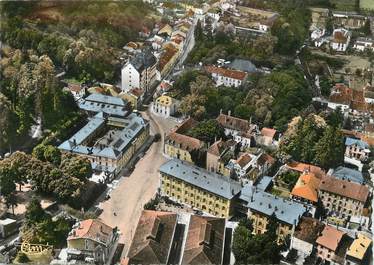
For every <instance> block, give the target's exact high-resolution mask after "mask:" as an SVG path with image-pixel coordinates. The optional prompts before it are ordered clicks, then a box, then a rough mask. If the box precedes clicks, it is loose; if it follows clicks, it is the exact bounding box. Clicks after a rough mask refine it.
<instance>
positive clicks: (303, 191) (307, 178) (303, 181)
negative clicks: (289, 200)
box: [291, 173, 320, 203]
mask: <svg viewBox="0 0 374 265" xmlns="http://www.w3.org/2000/svg"><path fill="white" fill-rule="evenodd" d="M319 183H320V179H319V178H317V177H316V176H315V175H314V174H313V173H308V174H303V175H301V176H300V177H299V179H298V180H297V182H296V184H295V186H294V187H293V189H292V191H291V194H292V195H293V196H296V197H299V198H304V199H306V200H308V201H311V202H315V203H316V202H317V201H318V186H319Z"/></svg>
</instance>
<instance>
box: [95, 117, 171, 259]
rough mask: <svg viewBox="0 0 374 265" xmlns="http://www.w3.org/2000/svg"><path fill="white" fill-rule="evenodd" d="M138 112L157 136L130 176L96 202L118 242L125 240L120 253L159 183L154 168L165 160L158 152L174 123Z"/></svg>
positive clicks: (128, 242) (102, 217)
mask: <svg viewBox="0 0 374 265" xmlns="http://www.w3.org/2000/svg"><path fill="white" fill-rule="evenodd" d="M142 115H143V117H144V118H145V119H148V120H149V121H150V130H151V134H156V133H160V134H161V140H160V141H159V142H156V143H154V144H152V145H151V147H150V148H149V150H148V151H147V152H146V154H145V155H144V157H143V158H142V159H141V160H139V162H138V163H137V164H136V166H135V169H134V171H133V172H132V174H131V175H130V176H128V177H121V178H120V181H119V184H118V186H117V188H115V189H114V190H113V191H112V193H111V195H110V196H111V197H110V199H109V200H107V201H105V202H102V203H100V205H99V207H100V208H102V209H103V212H102V214H101V215H100V218H101V219H102V220H103V221H104V222H105V223H106V224H108V225H110V226H112V227H115V226H117V227H118V228H119V230H120V231H121V232H122V235H121V238H120V239H119V242H120V243H124V244H125V247H124V251H123V253H122V256H123V257H124V256H125V255H127V252H128V249H129V245H130V243H131V239H132V237H133V236H134V232H135V229H136V225H137V223H138V220H139V217H140V214H141V211H142V210H143V206H144V204H146V203H147V202H148V201H149V200H150V199H151V198H153V196H154V195H155V194H156V192H157V188H158V187H159V175H158V169H159V167H160V165H161V164H163V163H164V162H165V161H166V158H165V157H164V156H163V155H162V151H163V139H164V133H167V132H168V131H169V130H170V129H171V128H172V127H174V126H175V125H176V122H174V121H173V120H172V119H167V120H166V119H160V118H158V117H155V116H153V115H150V114H149V113H148V111H147V112H143V113H142Z"/></svg>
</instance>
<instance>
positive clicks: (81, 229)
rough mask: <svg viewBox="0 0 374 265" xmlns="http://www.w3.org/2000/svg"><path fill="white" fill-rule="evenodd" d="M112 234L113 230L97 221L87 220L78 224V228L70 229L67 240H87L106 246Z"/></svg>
mask: <svg viewBox="0 0 374 265" xmlns="http://www.w3.org/2000/svg"><path fill="white" fill-rule="evenodd" d="M112 234H113V228H112V227H110V226H108V225H106V224H104V223H103V222H102V221H100V220H98V219H87V220H83V221H80V222H79V226H78V227H76V228H74V229H72V231H71V234H70V235H69V237H68V238H67V240H74V239H81V238H87V239H91V240H94V241H97V242H100V243H102V244H107V243H108V242H109V241H110V239H111V237H112Z"/></svg>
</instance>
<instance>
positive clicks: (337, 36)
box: [334, 31, 347, 43]
mask: <svg viewBox="0 0 374 265" xmlns="http://www.w3.org/2000/svg"><path fill="white" fill-rule="evenodd" d="M334 42H337V43H346V42H347V37H346V36H345V35H344V33H343V32H341V31H335V32H334Z"/></svg>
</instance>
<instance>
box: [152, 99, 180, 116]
mask: <svg viewBox="0 0 374 265" xmlns="http://www.w3.org/2000/svg"><path fill="white" fill-rule="evenodd" d="M177 109H178V102H177V100H175V99H173V98H172V97H169V96H165V95H163V96H160V97H158V98H157V99H156V100H155V101H154V102H153V104H152V111H153V113H154V114H156V115H157V116H160V117H163V118H168V117H170V116H171V115H173V114H174V113H175V112H176V111H177Z"/></svg>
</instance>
